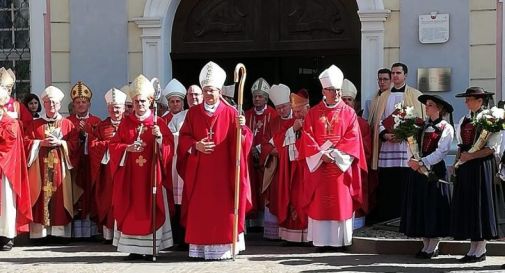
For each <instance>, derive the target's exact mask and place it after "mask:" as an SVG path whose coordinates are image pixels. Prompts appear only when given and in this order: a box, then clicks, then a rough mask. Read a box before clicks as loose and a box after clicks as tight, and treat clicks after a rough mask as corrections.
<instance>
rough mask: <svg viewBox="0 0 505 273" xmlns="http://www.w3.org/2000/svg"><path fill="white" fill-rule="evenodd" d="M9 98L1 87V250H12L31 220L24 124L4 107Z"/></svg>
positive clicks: (5, 90)
mask: <svg viewBox="0 0 505 273" xmlns="http://www.w3.org/2000/svg"><path fill="white" fill-rule="evenodd" d="M9 99H10V96H9V93H8V91H7V88H5V87H3V86H0V251H9V250H11V249H12V246H13V242H12V239H14V237H16V235H17V234H18V232H27V231H28V224H29V223H30V222H31V221H32V209H31V202H30V188H29V182H28V172H27V169H26V156H25V151H24V147H23V134H22V131H21V126H20V124H19V123H18V122H17V121H16V120H15V119H13V118H11V117H10V116H9V115H8V114H7V113H6V111H5V109H4V108H3V106H5V104H6V103H7V101H9Z"/></svg>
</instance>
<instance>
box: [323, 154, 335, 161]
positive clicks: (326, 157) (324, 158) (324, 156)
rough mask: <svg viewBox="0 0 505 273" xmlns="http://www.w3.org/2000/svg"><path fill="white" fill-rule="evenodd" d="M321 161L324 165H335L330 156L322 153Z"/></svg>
mask: <svg viewBox="0 0 505 273" xmlns="http://www.w3.org/2000/svg"><path fill="white" fill-rule="evenodd" d="M321 160H322V161H323V162H324V163H335V159H334V158H333V157H332V156H331V155H330V153H329V152H328V153H323V156H321Z"/></svg>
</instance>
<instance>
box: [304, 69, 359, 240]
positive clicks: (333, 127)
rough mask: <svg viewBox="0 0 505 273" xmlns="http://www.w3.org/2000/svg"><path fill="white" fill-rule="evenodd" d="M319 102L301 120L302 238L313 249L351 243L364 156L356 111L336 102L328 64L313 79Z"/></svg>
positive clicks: (336, 80) (334, 73)
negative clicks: (305, 167)
mask: <svg viewBox="0 0 505 273" xmlns="http://www.w3.org/2000/svg"><path fill="white" fill-rule="evenodd" d="M319 79H320V81H321V85H322V87H323V95H324V98H323V101H321V102H320V103H319V104H317V105H316V106H314V107H313V108H311V109H310V110H309V112H308V114H307V116H306V117H305V120H304V128H303V129H304V131H305V132H306V133H307V135H302V143H303V147H304V151H303V153H304V156H305V158H306V161H307V165H308V168H309V171H310V174H309V175H308V179H306V183H305V188H304V191H305V205H306V207H307V212H308V216H309V224H308V239H309V240H312V241H313V244H314V245H315V246H319V247H341V246H346V245H350V244H351V240H352V218H353V214H354V212H355V211H356V210H357V209H359V208H361V206H362V202H363V198H362V188H361V171H362V170H365V171H366V161H365V154H364V150H363V142H362V139H361V132H360V129H359V124H358V122H357V117H356V112H355V111H354V109H352V108H351V107H349V106H347V105H346V104H345V103H344V102H343V101H342V100H341V98H340V95H341V93H340V89H341V86H342V82H343V73H342V71H340V69H339V68H337V67H336V66H334V65H332V66H331V67H329V68H328V69H326V70H325V71H323V73H321V75H320V76H319Z"/></svg>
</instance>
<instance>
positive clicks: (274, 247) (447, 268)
mask: <svg viewBox="0 0 505 273" xmlns="http://www.w3.org/2000/svg"><path fill="white" fill-rule="evenodd" d="M259 237H260V236H256V238H254V237H253V238H249V240H248V241H246V242H247V250H246V251H245V252H244V253H243V254H241V255H239V256H238V257H237V259H236V260H235V261H212V262H206V261H200V260H193V259H190V258H188V257H187V252H181V251H165V252H162V253H161V255H160V256H159V258H158V261H157V262H156V263H152V262H146V261H136V262H128V261H123V258H124V257H125V256H126V254H124V253H118V252H116V251H115V248H114V247H112V246H110V245H104V244H102V243H98V242H72V243H69V244H65V245H57V246H56V245H52V246H31V245H26V246H16V247H15V248H14V249H13V250H12V251H10V252H0V272H2V273H4V272H17V273H31V272H51V273H57V272H65V273H69V272H70V273H77V272H111V273H112V272H120V273H130V272H131V273H143V272H234V273H235V272H237V273H238V272H240V273H242V272H306V273H312V272H430V273H431V272H474V271H479V272H504V271H503V270H500V268H499V266H500V265H501V264H502V263H505V257H498V256H494V257H488V259H487V260H486V261H485V262H481V263H477V264H461V263H459V262H458V261H457V258H459V257H460V256H450V255H441V256H439V257H437V258H436V259H433V260H430V261H424V260H419V259H415V258H414V257H413V256H412V255H376V254H375V255H374V254H359V253H316V252H315V248H313V247H284V246H282V244H281V243H280V242H271V241H263V240H259Z"/></svg>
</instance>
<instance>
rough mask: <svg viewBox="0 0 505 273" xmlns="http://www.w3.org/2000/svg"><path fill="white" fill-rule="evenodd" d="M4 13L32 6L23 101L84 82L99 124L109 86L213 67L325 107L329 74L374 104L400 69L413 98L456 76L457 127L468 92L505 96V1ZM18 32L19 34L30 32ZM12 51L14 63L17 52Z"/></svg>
mask: <svg viewBox="0 0 505 273" xmlns="http://www.w3.org/2000/svg"><path fill="white" fill-rule="evenodd" d="M5 2H6V3H7V4H9V3H11V4H12V6H15V5H21V6H23V5H24V6H23V7H24V8H25V9H26V8H27V6H29V8H28V10H29V57H26V54H25V56H24V58H25V59H27V58H28V59H29V63H30V69H29V72H28V73H25V74H24V79H23V77H22V76H21V77H20V78H19V79H18V80H19V81H18V87H19V89H20V90H19V91H18V94H19V95H20V94H22V92H27V90H28V91H31V92H32V93H36V94H38V93H40V92H41V91H42V90H43V89H44V87H45V86H46V85H48V84H54V85H56V86H58V87H60V88H61V89H62V90H67V91H68V90H69V89H70V87H71V86H72V85H73V84H74V83H75V82H76V81H78V80H82V81H84V82H86V83H87V84H88V85H89V86H90V87H91V88H92V90H93V91H94V94H95V98H94V99H93V106H92V111H93V112H94V113H97V114H98V115H101V116H105V114H106V110H105V107H104V106H105V102H103V99H102V97H103V94H105V92H106V91H107V90H108V89H110V88H111V87H113V86H115V87H121V86H123V85H124V84H126V83H127V82H129V81H131V80H132V79H133V78H134V77H136V76H137V75H138V74H139V73H143V74H145V75H146V76H148V77H158V78H159V79H160V80H161V83H162V84H163V85H164V84H166V83H168V81H170V79H171V78H172V77H177V78H178V79H179V80H181V82H182V83H183V84H184V85H186V86H189V85H191V84H194V83H197V76H198V73H197V72H196V71H199V69H200V68H201V66H202V65H203V64H204V63H205V62H206V61H208V60H210V59H212V60H215V61H217V62H218V63H219V64H222V66H223V67H224V68H225V69H226V70H227V72H228V77H229V80H228V81H227V83H229V82H230V81H231V77H232V69H233V67H234V65H235V64H236V63H237V62H244V63H245V64H246V67H248V68H249V70H250V74H248V76H249V79H248V81H249V84H252V82H253V81H254V80H255V78H256V77H260V76H262V77H265V78H266V79H267V80H268V81H270V82H271V83H279V82H283V83H286V84H288V85H289V86H290V87H291V89H292V91H294V90H297V89H299V88H302V87H305V88H308V89H309V90H310V91H311V95H312V94H317V95H316V96H314V97H315V98H316V99H318V97H317V96H320V89H318V86H317V81H316V79H317V75H318V74H319V73H320V72H321V71H322V69H324V68H325V67H327V66H328V65H329V64H332V63H334V64H336V65H337V66H339V67H341V68H342V70H343V71H344V73H345V75H346V77H347V78H349V79H350V80H352V81H353V82H354V83H356V85H357V86H360V87H361V88H360V89H361V100H362V101H364V100H366V99H369V98H371V97H372V96H373V95H374V94H375V91H376V88H377V82H376V71H377V70H378V69H379V68H382V67H390V66H391V64H392V63H394V62H403V63H406V64H407V65H408V66H409V73H408V83H409V84H410V85H412V86H415V87H417V86H418V84H419V83H418V79H417V78H418V73H421V70H423V69H427V68H449V69H450V73H449V74H448V77H445V78H444V80H445V81H446V82H445V89H444V90H442V92H440V93H438V94H440V95H442V96H444V97H446V98H450V100H451V101H454V103H455V104H456V107H455V108H456V116H460V115H462V113H463V111H464V107H463V104H462V102H459V101H457V100H455V99H453V97H454V94H456V93H460V92H461V91H462V90H464V89H465V88H466V87H468V86H474V85H475V86H482V87H484V88H485V89H487V90H489V91H492V92H496V94H497V95H496V100H500V99H502V98H503V97H504V95H503V92H504V91H503V88H502V82H503V76H502V74H503V73H502V70H503V67H504V62H503V57H502V52H503V47H504V43H503V31H505V28H504V24H505V23H504V16H503V3H502V1H501V0H449V1H437V0H425V1H416V0H401V1H400V0H357V1H347V0H317V1H304V0H274V1H263V0H255V1H253V0H251V1H233V0H205V1H202V0H200V1H198V0H184V1H182V0H127V1H125V0H106V1H103V0H87V1H79V0H46V1H27V0H25V1H23V0H11V1H5ZM28 2H29V5H28ZM2 8H4V7H1V8H0V10H2ZM12 10H13V11H14V10H15V9H12ZM5 11H7V10H5ZM12 14H15V13H14V12H13V13H12ZM446 15H448V19H447V20H448V29H446V30H444V29H442V30H437V29H436V28H430V29H428V31H439V33H440V32H441V33H445V32H444V31H446V33H447V37H446V38H447V39H445V40H443V39H442V41H428V42H426V41H422V39H425V38H426V37H427V36H423V37H422V38H421V36H420V33H421V34H422V35H428V34H429V32H426V29H423V28H422V27H421V21H420V20H421V18H425V17H426V16H431V17H432V18H433V17H434V18H437V16H439V17H438V18H443V16H446ZM423 16H424V17H423ZM12 21H13V22H14V19H13V18H12ZM437 22H438V21H437ZM11 25H12V29H13V33H16V31H21V30H16V29H15V28H14V26H15V23H12V24H11ZM424 26H426V25H425V24H424V23H423V27H424ZM437 26H438V25H437ZM20 29H21V28H20ZM426 33H428V34H426ZM444 35H445V34H444ZM13 37H14V36H13ZM1 38H2V37H0V39H1ZM432 38H433V37H432ZM435 40H436V39H435ZM3 46H4V48H7V49H4V53H5V52H7V51H8V47H9V45H8V43H4V45H3ZM11 51H12V49H11ZM4 55H5V54H4ZM0 57H1V56H0ZM2 58H4V59H5V60H6V61H5V62H3V63H2V65H7V66H9V65H13V62H9V61H8V60H10V59H9V58H11V59H12V58H13V54H10V55H9V56H7V57H5V56H4V57H2ZM2 58H0V60H2ZM428 79H429V77H428ZM22 80H23V81H24V83H25V87H24V89H25V90H21V86H22V85H21V81H22ZM246 88H247V85H246ZM66 99H67V102H68V97H67V98H66ZM458 104H459V105H458ZM64 105H66V104H64Z"/></svg>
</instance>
